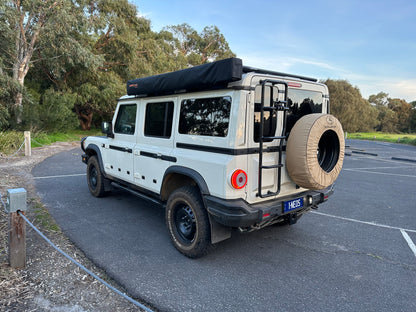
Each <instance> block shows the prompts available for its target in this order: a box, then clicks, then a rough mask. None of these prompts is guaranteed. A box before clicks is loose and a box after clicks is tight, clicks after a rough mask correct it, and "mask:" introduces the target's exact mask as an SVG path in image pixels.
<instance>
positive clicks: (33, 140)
mask: <svg viewBox="0 0 416 312" xmlns="http://www.w3.org/2000/svg"><path fill="white" fill-rule="evenodd" d="M30 140H31V141H32V142H35V143H36V144H37V145H40V146H46V145H43V144H40V143H39V142H38V141H36V140H35V139H33V138H30Z"/></svg>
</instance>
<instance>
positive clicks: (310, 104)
mask: <svg viewBox="0 0 416 312" xmlns="http://www.w3.org/2000/svg"><path fill="white" fill-rule="evenodd" d="M287 97H288V98H287V105H288V107H289V111H288V115H287V120H286V122H287V123H286V133H289V132H290V130H292V128H293V126H294V125H295V123H296V121H298V120H299V119H300V118H301V117H303V116H305V115H308V114H313V113H322V103H323V97H322V93H320V92H316V91H308V90H300V89H289V90H288V96H287Z"/></svg>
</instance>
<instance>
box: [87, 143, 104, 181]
mask: <svg viewBox="0 0 416 312" xmlns="http://www.w3.org/2000/svg"><path fill="white" fill-rule="evenodd" d="M85 153H86V154H87V155H88V158H89V157H92V156H97V158H98V164H99V165H100V169H101V172H102V173H103V174H104V175H105V171H104V165H103V158H102V156H101V151H100V148H99V147H98V146H97V145H95V144H88V146H87V147H86V149H85Z"/></svg>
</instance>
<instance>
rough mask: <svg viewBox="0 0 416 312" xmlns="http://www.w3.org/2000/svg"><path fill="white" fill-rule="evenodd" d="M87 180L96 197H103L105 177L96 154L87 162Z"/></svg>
mask: <svg viewBox="0 0 416 312" xmlns="http://www.w3.org/2000/svg"><path fill="white" fill-rule="evenodd" d="M87 182H88V188H89V190H90V192H91V194H92V195H94V196H95V197H102V196H104V195H105V193H106V192H105V188H104V182H105V178H104V175H103V174H102V172H101V169H100V164H99V163H98V160H97V157H96V156H91V157H90V158H89V159H88V164H87Z"/></svg>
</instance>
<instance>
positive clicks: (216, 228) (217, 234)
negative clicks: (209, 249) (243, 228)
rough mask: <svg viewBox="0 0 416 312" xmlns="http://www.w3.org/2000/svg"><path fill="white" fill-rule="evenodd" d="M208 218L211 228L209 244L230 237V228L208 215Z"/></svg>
mask: <svg viewBox="0 0 416 312" xmlns="http://www.w3.org/2000/svg"><path fill="white" fill-rule="evenodd" d="M208 217H209V223H210V226H211V244H216V243H219V242H221V241H223V240H226V239H229V238H230V237H231V227H229V226H225V225H222V224H220V223H218V222H216V221H215V220H214V219H213V218H211V216H210V215H209V216H208Z"/></svg>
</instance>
